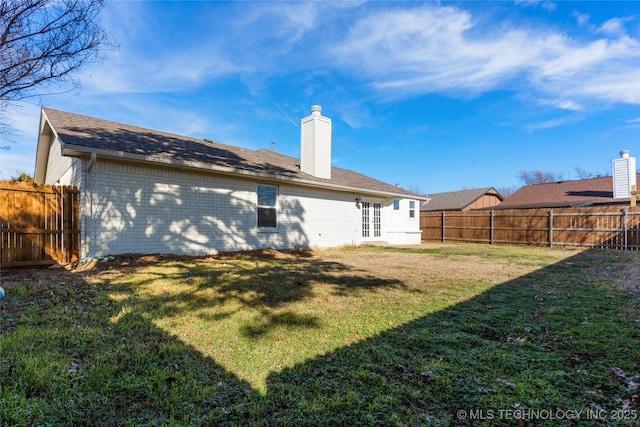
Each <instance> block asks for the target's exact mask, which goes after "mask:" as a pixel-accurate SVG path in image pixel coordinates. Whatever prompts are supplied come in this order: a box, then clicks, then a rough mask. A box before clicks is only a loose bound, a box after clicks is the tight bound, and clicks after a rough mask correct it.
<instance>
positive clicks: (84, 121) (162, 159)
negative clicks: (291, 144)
mask: <svg viewBox="0 0 640 427" xmlns="http://www.w3.org/2000/svg"><path fill="white" fill-rule="evenodd" d="M42 112H43V117H44V118H46V120H47V121H48V123H49V124H50V126H51V128H52V131H53V132H54V133H55V134H56V135H57V136H58V139H59V141H60V144H61V145H62V151H63V153H62V154H63V155H67V156H75V157H83V156H85V157H87V156H89V155H91V154H92V153H96V155H97V158H98V159H100V158H111V159H120V160H129V161H138V162H148V163H156V164H160V165H167V166H174V167H180V168H187V169H197V170H205V171H210V172H216V173H222V174H233V175H244V176H252V177H259V178H263V179H272V180H279V181H282V180H284V181H290V182H295V183H298V184H300V185H308V186H309V185H311V186H314V187H325V188H331V189H336V190H342V191H358V192H368V193H370V194H371V193H372V194H381V195H386V196H402V197H411V198H414V199H420V200H422V199H424V197H421V196H418V195H416V194H414V193H412V192H410V191H407V190H404V189H402V188H400V187H397V186H394V185H390V184H387V183H384V182H382V181H378V180H376V179H373V178H370V177H368V176H365V175H362V174H359V173H357V172H353V171H350V170H347V169H341V168H336V167H332V168H331V179H323V178H318V177H315V176H313V175H310V174H307V173H304V172H302V171H301V170H300V160H299V159H296V158H294V157H289V156H286V155H283V154H279V153H276V152H273V151H269V150H265V149H260V150H250V149H246V148H240V147H234V146H230V145H224V144H219V143H216V142H213V141H210V140H208V139H204V140H203V139H197V138H191V137H187V136H180V135H175V134H171V133H166V132H161V131H156V130H151V129H145V128H141V127H137V126H132V125H126V124H122V123H116V122H112V121H108V120H103V119H98V118H94V117H88V116H83V115H80V114H74V113H69V112H65V111H60V110H54V109H51V108H43V109H42ZM47 156H48V148H47V149H46V150H45V149H43V150H38V153H37V154H36V179H38V175H39V174H43V173H45V169H46V164H47V159H46V157H47Z"/></svg>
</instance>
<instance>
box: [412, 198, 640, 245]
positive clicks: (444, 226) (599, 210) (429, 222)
mask: <svg viewBox="0 0 640 427" xmlns="http://www.w3.org/2000/svg"><path fill="white" fill-rule="evenodd" d="M420 228H421V230H422V239H423V240H427V241H428V240H438V241H442V242H444V241H461V242H482V243H490V244H493V243H511V244H525V245H547V246H583V247H593V248H602V249H621V250H640V207H621V206H606V207H588V208H556V209H509V210H506V209H505V210H502V209H494V210H476V211H465V212H457V211H440V212H420Z"/></svg>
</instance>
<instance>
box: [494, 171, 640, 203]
mask: <svg viewBox="0 0 640 427" xmlns="http://www.w3.org/2000/svg"><path fill="white" fill-rule="evenodd" d="M636 176H637V177H640V175H638V174H636ZM636 179H638V180H640V178H636ZM613 188H614V187H613V177H612V176H603V177H598V178H588V179H577V180H572V181H558V182H549V183H544V184H532V185H525V186H524V187H521V188H520V189H518V190H517V191H516V192H515V193H513V194H512V195H511V196H509V197H507V198H506V199H504V201H503V202H502V203H500V205H499V206H496V209H525V208H564V207H581V206H595V205H629V202H630V197H622V198H615V199H614V197H613Z"/></svg>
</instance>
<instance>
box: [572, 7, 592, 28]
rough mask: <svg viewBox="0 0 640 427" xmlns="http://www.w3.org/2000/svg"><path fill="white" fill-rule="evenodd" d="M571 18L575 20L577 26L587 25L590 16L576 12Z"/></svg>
mask: <svg viewBox="0 0 640 427" xmlns="http://www.w3.org/2000/svg"><path fill="white" fill-rule="evenodd" d="M573 16H574V17H575V18H576V22H577V23H578V25H579V26H583V25H586V24H588V23H589V19H591V16H590V15H589V14H588V13H580V12H578V11H574V12H573Z"/></svg>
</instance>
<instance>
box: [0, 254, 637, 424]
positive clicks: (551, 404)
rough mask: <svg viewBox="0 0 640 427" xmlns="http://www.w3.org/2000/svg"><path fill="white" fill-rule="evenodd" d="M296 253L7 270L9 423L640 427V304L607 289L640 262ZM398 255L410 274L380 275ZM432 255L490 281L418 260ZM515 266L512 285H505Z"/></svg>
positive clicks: (0, 416) (1, 355) (5, 414)
mask: <svg viewBox="0 0 640 427" xmlns="http://www.w3.org/2000/svg"><path fill="white" fill-rule="evenodd" d="M302 255H304V256H302ZM302 255H301V256H297V257H288V258H286V259H274V258H269V257H265V256H257V255H255V254H243V255H236V256H220V257H216V258H180V259H171V258H161V259H160V260H159V261H158V262H152V263H142V262H140V263H137V264H135V263H134V265H133V266H130V267H128V268H127V269H121V268H120V267H121V266H120V264H118V263H114V264H104V267H109V266H110V267H113V269H109V268H104V269H99V270H95V271H88V272H75V273H74V272H66V271H55V272H53V271H50V270H27V271H19V272H10V273H3V278H2V286H3V287H4V288H5V290H6V291H7V297H6V298H5V299H3V300H2V301H0V321H1V324H0V327H1V328H2V329H1V330H2V337H1V343H0V425H3V426H13V425H18V426H22V425H25V426H30V425H63V426H65V425H68V426H78V425H80V426H81V425H87V426H94V425H100V426H129V425H130V426H133V425H149V426H153V425H162V426H166V425H176V426H178V425H180V426H181V425H202V426H207V425H265V426H267V425H269V426H271V425H292V426H299V425H310V426H316V425H381V426H382V425H385V426H386V425H424V424H426V425H438V426H449V425H452V426H457V425H505V426H509V425H518V421H517V420H514V419H513V418H514V417H513V415H514V412H513V411H515V410H546V411H551V412H552V413H554V414H555V413H557V411H575V412H574V413H577V411H592V412H590V414H591V418H588V417H587V413H586V412H583V413H582V416H581V418H580V419H579V420H577V421H576V420H573V421H570V420H563V419H560V420H559V419H557V418H555V419H540V417H538V418H534V419H533V420H532V422H533V425H544V426H556V425H594V426H596V425H602V424H607V423H611V420H610V419H609V420H606V421H603V420H602V419H600V420H597V419H593V418H594V417H593V414H594V411H603V412H597V414H599V415H604V414H606V415H608V416H611V414H614V413H613V412H611V411H614V410H624V409H626V410H627V411H628V412H626V413H625V412H622V413H621V414H622V415H623V416H626V417H627V418H633V417H635V422H636V423H637V422H638V418H640V408H638V405H639V403H638V395H639V394H640V390H639V389H638V386H637V384H638V383H640V357H638V355H639V354H640V323H639V322H638V314H639V313H640V308H639V306H638V299H637V296H633V295H631V294H629V293H628V292H626V291H624V290H621V289H618V288H616V287H615V286H613V282H614V280H615V279H617V278H619V277H618V276H617V275H616V273H615V272H616V271H619V269H620V268H621V267H622V266H629V265H637V264H638V263H639V262H640V254H633V253H621V252H602V251H576V250H571V251H561V250H549V249H545V248H526V247H509V246H487V245H441V246H438V245H436V246H434V247H432V248H424V249H398V248H390V247H377V246H366V247H357V248H356V247H348V248H343V249H341V250H332V251H320V252H317V253H313V254H302ZM309 255H313V256H309ZM387 256H400V257H404V259H406V260H408V263H409V265H415V266H416V269H415V271H414V270H411V269H409V270H407V269H404V268H402V266H401V265H400V264H398V267H397V269H389V271H387V272H384V271H385V270H384V269H382V270H376V269H375V268H374V267H375V264H376V260H379V261H378V262H381V261H380V260H382V259H383V258H384V257H387ZM354 257H359V258H360V259H361V260H362V259H365V260H367V259H369V260H370V264H371V268H368V267H366V266H365V267H363V266H362V265H361V264H356V263H355V261H353V259H354ZM438 260H439V262H440V264H434V265H436V266H440V267H441V268H442V266H447V265H449V266H451V265H465V266H467V267H469V266H471V267H473V266H476V265H477V266H478V269H479V270H482V268H486V269H487V271H488V272H487V273H486V274H477V275H473V276H468V277H467V276H465V275H458V276H456V275H452V274H448V273H446V272H441V274H436V273H437V272H435V271H429V269H424V270H419V269H418V266H419V265H422V264H425V263H427V262H431V261H438ZM452 263H453V264H452ZM487 266H494V267H493V270H492V269H491V268H488V267H487ZM432 268H436V267H432ZM471 270H473V268H471ZM503 270H504V271H507V270H508V271H509V273H508V274H507V273H505V274H506V275H507V276H509V277H511V278H510V279H508V280H498V279H496V272H499V271H503ZM520 271H521V272H522V273H519V272H520ZM461 410H465V411H467V414H468V413H470V411H477V412H476V414H480V415H485V416H486V415H488V414H493V415H494V416H493V417H492V418H493V419H485V420H483V421H479V420H471V419H469V418H468V417H467V418H460V417H459V416H457V415H456V414H458V411H461ZM479 411H483V412H482V413H480V412H479ZM498 411H503V413H504V414H510V416H511V417H510V418H509V415H505V416H504V417H502V418H500V417H499V416H498V414H499V412H498ZM505 411H511V412H505ZM523 413H524V414H525V415H526V414H527V413H526V412H523ZM564 413H566V412H564ZM516 414H517V413H516ZM543 414H544V413H543ZM527 425H528V424H527ZM617 425H628V426H633V425H635V424H634V420H623V421H618V423H617Z"/></svg>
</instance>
